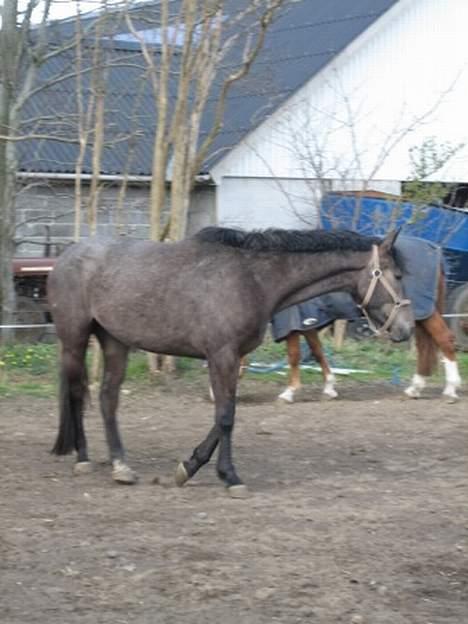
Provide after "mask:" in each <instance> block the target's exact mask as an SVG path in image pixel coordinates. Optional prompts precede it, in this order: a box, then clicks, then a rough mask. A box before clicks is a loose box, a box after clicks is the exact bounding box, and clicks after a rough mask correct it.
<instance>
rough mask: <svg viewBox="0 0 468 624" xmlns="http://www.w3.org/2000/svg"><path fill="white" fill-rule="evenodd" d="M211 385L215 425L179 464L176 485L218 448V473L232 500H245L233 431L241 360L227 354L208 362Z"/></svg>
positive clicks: (192, 472) (244, 488) (194, 471)
mask: <svg viewBox="0 0 468 624" xmlns="http://www.w3.org/2000/svg"><path fill="white" fill-rule="evenodd" d="M208 363H209V369H210V381H211V387H212V388H213V394H214V399H215V425H214V427H213V428H212V429H211V430H210V432H209V434H208V436H207V437H206V439H205V440H204V441H203V442H202V443H201V444H200V445H198V446H197V447H196V448H195V450H194V451H193V453H192V456H191V457H190V459H189V460H188V461H184V462H182V463H181V464H179V466H178V468H177V471H176V483H177V484H178V485H183V484H184V483H185V482H186V481H187V480H188V479H190V478H191V477H192V476H193V475H194V474H195V473H196V472H197V471H198V470H199V469H200V468H201V466H203V465H204V464H206V463H207V462H208V461H209V460H210V458H211V456H212V455H213V453H214V451H215V449H216V447H217V446H218V445H219V455H218V461H217V464H216V471H217V473H218V476H219V478H220V479H221V480H222V481H223V482H224V483H225V485H226V487H227V490H228V493H229V494H230V496H232V497H233V498H241V497H244V496H246V494H247V488H246V486H245V485H244V484H243V483H242V480H241V479H240V478H239V476H238V474H237V472H236V469H235V467H234V463H233V461H232V431H233V428H234V420H235V407H236V398H235V397H236V386H237V378H238V371H239V357H237V356H235V355H234V354H232V353H230V352H228V353H226V352H224V353H222V352H218V353H217V354H216V357H215V358H211V359H209V361H208Z"/></svg>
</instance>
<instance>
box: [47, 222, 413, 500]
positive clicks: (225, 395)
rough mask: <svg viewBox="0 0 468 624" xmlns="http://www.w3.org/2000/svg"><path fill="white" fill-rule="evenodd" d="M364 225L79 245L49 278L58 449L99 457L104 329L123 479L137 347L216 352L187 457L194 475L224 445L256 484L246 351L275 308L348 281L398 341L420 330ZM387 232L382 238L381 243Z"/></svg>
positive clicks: (131, 476) (224, 456)
mask: <svg viewBox="0 0 468 624" xmlns="http://www.w3.org/2000/svg"><path fill="white" fill-rule="evenodd" d="M395 237H396V233H392V234H391V235H389V236H388V237H387V238H386V239H385V240H384V241H383V242H380V241H377V240H376V239H373V238H369V237H366V236H362V235H359V234H356V233H353V232H346V231H337V232H326V231H319V230H313V231H302V230H292V231H289V230H266V231H265V232H243V231H240V230H233V229H227V228H217V227H211V228H205V229H204V230H201V231H200V232H199V233H198V234H196V235H195V236H194V237H192V238H188V239H186V240H183V241H181V242H177V243H165V244H162V243H154V242H149V241H137V240H128V239H124V240H118V241H110V242H109V241H99V240H90V241H87V242H83V243H78V244H76V245H73V246H71V247H70V248H69V249H68V250H67V251H65V253H64V254H63V255H62V256H61V257H60V258H59V259H58V261H57V263H56V265H55V268H54V270H53V272H52V273H51V275H50V277H49V283H48V297H49V303H50V309H51V313H52V316H53V319H54V322H55V326H56V329H57V335H58V337H59V339H60V343H61V383H60V425H59V432H58V436H57V439H56V442H55V445H54V448H53V452H54V453H56V454H58V455H62V454H66V453H69V452H71V451H72V450H76V453H77V463H76V465H75V471H76V472H81V471H87V470H88V469H89V468H90V463H89V459H88V451H87V443H86V437H85V432H84V427H83V410H84V403H85V398H86V393H87V375H86V367H85V355H86V350H87V347H88V341H89V338H90V336H91V335H92V334H94V335H95V336H96V337H97V339H98V341H99V343H100V345H101V347H102V351H103V359H104V372H103V379H102V384H101V390H100V405H101V411H102V415H103V419H104V424H105V430H106V438H107V442H108V446H109V451H110V457H111V461H112V466H113V471H112V474H113V478H114V479H115V480H116V481H119V482H123V483H134V482H135V480H136V475H135V473H134V471H133V470H132V469H131V468H130V467H129V466H128V465H127V463H126V460H125V452H124V448H123V445H122V442H121V439H120V435H119V431H118V425H117V420H116V410H117V405H118V398H119V389H120V386H121V384H122V381H123V379H124V375H125V369H126V364H127V356H128V352H129V349H130V348H131V347H136V348H140V349H144V350H145V351H152V352H156V353H165V354H170V355H176V356H190V357H195V358H203V359H206V360H207V361H208V366H209V372H210V381H211V385H212V388H213V392H214V397H215V424H214V426H213V428H212V429H211V430H210V432H209V433H208V435H207V437H206V439H205V440H203V442H201V444H199V445H198V446H197V447H196V448H195V450H194V451H193V454H192V456H191V457H190V459H188V460H187V461H184V462H182V463H180V464H179V466H178V468H177V471H176V482H177V484H178V485H183V484H184V483H185V482H186V481H187V480H188V479H189V478H191V477H192V476H193V475H194V474H195V473H196V472H197V471H198V470H199V469H200V468H201V466H203V465H204V464H206V463H207V462H208V461H209V459H210V458H211V456H212V454H213V452H214V451H215V449H216V447H217V446H218V444H219V455H218V461H217V473H218V476H219V477H220V479H221V480H222V481H223V482H224V483H225V485H226V487H227V488H228V491H229V493H230V494H231V495H232V496H234V497H240V496H243V495H245V493H246V488H245V486H244V485H243V484H242V481H241V479H240V478H239V477H238V475H237V472H236V470H235V467H234V464H233V461H232V454H231V436H232V429H233V426H234V414H235V403H236V385H237V378H238V371H239V362H240V358H241V357H242V356H244V355H246V354H247V353H249V352H250V351H252V350H253V349H255V348H256V347H257V346H258V345H259V344H260V343H261V341H262V339H263V336H264V333H265V330H266V328H267V325H268V322H269V320H270V319H271V317H272V316H273V314H274V313H275V312H276V311H278V310H279V309H282V308H284V307H287V306H289V305H292V304H294V303H297V302H300V301H304V300H306V299H308V298H310V297H312V296H316V295H320V294H322V293H326V292H331V291H336V290H345V291H348V292H350V293H351V295H352V296H353V297H354V299H355V300H356V301H357V302H358V303H361V304H362V303H364V304H365V308H366V310H367V313H368V315H369V316H370V318H372V320H373V321H374V323H377V324H382V325H384V326H385V328H386V329H387V330H388V332H389V334H390V336H391V338H392V339H393V340H394V341H402V340H406V339H407V338H408V337H409V335H410V333H411V331H412V329H413V315H412V310H411V306H409V305H407V304H408V303H409V302H408V301H406V300H404V299H403V293H402V289H401V284H400V278H401V271H400V269H399V268H398V266H397V264H396V262H395V259H394V257H393V253H392V247H393V243H394V240H395ZM378 243H380V244H378Z"/></svg>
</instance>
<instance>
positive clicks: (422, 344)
mask: <svg viewBox="0 0 468 624" xmlns="http://www.w3.org/2000/svg"><path fill="white" fill-rule="evenodd" d="M444 306H445V274H444V270H443V266H442V265H441V266H440V269H439V275H438V277H437V293H436V301H435V311H436V312H438V313H439V314H443V312H444ZM415 336H416V344H417V346H418V360H419V366H418V369H420V370H419V372H420V373H421V374H422V375H432V373H433V372H434V370H435V368H436V366H437V355H438V352H439V350H438V347H437V344H436V343H435V341H434V339H433V337H432V336H431V334H430V333H429V332H428V331H427V329H426V328H425V327H424V325H423V323H418V322H417V323H416V326H415Z"/></svg>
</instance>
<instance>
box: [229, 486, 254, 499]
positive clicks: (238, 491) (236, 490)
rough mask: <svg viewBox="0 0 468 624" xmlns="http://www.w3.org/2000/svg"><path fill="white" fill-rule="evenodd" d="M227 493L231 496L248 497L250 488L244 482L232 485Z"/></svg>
mask: <svg viewBox="0 0 468 624" xmlns="http://www.w3.org/2000/svg"><path fill="white" fill-rule="evenodd" d="M227 493H228V494H229V496H230V497H231V498H248V497H249V489H248V487H247V486H246V485H244V484H242V483H241V484H239V485H231V486H229V487H228V488H227Z"/></svg>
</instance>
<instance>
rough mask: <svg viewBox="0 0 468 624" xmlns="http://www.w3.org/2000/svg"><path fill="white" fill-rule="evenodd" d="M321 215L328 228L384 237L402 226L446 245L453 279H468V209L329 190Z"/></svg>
mask: <svg viewBox="0 0 468 624" xmlns="http://www.w3.org/2000/svg"><path fill="white" fill-rule="evenodd" d="M320 216H321V221H322V227H323V228H325V229H337V228H345V229H350V230H354V231H357V232H361V234H366V235H369V236H371V235H375V236H384V235H385V234H386V233H387V232H388V231H389V230H391V229H394V228H396V227H402V231H403V233H404V234H405V235H406V236H415V237H418V238H423V239H425V240H428V241H432V242H434V243H436V244H437V245H440V246H441V247H442V248H443V252H444V256H445V258H446V260H447V262H448V271H449V273H448V278H449V279H450V280H451V281H454V282H465V281H468V212H467V211H464V210H460V209H456V208H445V207H442V206H434V205H428V206H423V207H421V208H416V207H415V206H414V205H413V204H411V203H409V202H399V201H396V200H393V199H382V198H375V197H359V196H355V195H342V194H339V193H329V194H328V195H326V196H325V197H324V199H323V200H322V204H321V208H320Z"/></svg>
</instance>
